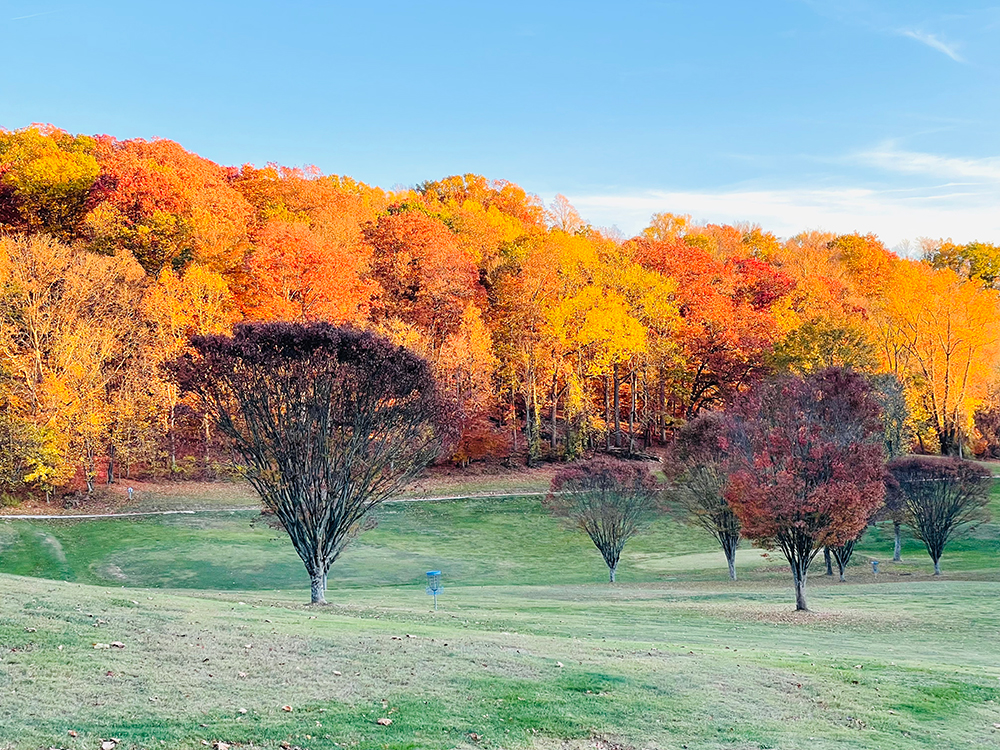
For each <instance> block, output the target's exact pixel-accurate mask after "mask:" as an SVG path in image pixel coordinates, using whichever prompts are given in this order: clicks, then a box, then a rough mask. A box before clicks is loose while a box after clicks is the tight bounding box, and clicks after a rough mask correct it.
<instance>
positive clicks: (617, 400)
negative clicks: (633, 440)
mask: <svg viewBox="0 0 1000 750" xmlns="http://www.w3.org/2000/svg"><path fill="white" fill-rule="evenodd" d="M614 368H615V369H614V377H613V380H614V411H615V414H614V417H615V447H616V448H621V447H622V420H621V416H622V400H621V391H622V379H621V376H620V375H619V374H618V363H617V362H615V365H614Z"/></svg>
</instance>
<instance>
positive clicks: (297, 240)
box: [0, 126, 1000, 499]
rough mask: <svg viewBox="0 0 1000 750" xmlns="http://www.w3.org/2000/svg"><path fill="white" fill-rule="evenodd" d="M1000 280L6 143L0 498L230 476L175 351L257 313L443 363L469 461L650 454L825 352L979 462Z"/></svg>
mask: <svg viewBox="0 0 1000 750" xmlns="http://www.w3.org/2000/svg"><path fill="white" fill-rule="evenodd" d="M998 269H1000V248H996V247H994V246H992V245H987V244H983V243H970V244H967V245H954V244H952V243H949V242H935V243H930V242H929V243H927V244H926V247H925V253H924V257H923V259H921V260H919V261H915V260H908V259H905V258H899V257H897V256H896V255H894V254H893V253H892V252H890V251H889V250H887V249H886V248H885V247H884V246H883V245H882V244H881V243H880V242H879V241H878V239H877V238H875V237H874V236H872V235H862V234H852V235H840V236H834V235H831V234H824V233H820V232H810V233H805V234H802V235H798V236H796V237H793V238H791V239H789V240H787V241H781V240H779V239H778V238H776V237H775V236H774V235H773V234H771V233H769V232H767V231H765V230H763V229H761V228H759V227H754V226H729V225H713V224H704V225H703V224H695V223H693V222H691V220H690V219H689V218H688V217H684V216H677V215H672V214H666V213H664V214H657V215H654V216H653V218H652V220H651V222H650V225H649V226H648V227H646V229H644V230H643V232H642V233H641V234H640V235H638V236H636V237H632V238H627V239H626V238H622V237H620V236H618V235H617V233H616V232H614V231H611V230H601V229H599V228H595V227H592V226H590V225H588V224H586V223H585V222H584V221H583V220H582V219H581V218H580V216H579V214H578V213H577V212H576V211H575V210H574V209H573V207H572V206H571V205H570V204H569V202H568V201H567V200H566V199H565V198H562V197H561V196H560V197H557V198H556V200H555V201H554V203H553V204H552V205H551V206H548V207H546V206H544V205H543V204H542V203H541V202H540V201H539V200H538V199H537V198H536V197H534V196H532V195H529V194H527V193H526V192H525V191H524V190H522V189H521V188H519V187H518V186H516V185H513V184H511V183H507V182H504V181H497V180H488V179H486V178H484V177H480V176H478V175H464V176H454V177H448V178H445V179H442V180H439V181H433V182H426V183H423V184H421V185H419V186H418V187H416V188H413V189H407V190H398V191H391V192H390V191H384V190H381V189H378V188H374V187H370V186H367V185H364V184H362V183H359V182H357V181H355V180H352V179H350V178H348V177H338V176H324V175H321V174H319V173H318V172H317V171H315V170H312V169H293V168H285V167H279V166H276V165H269V166H266V167H263V168H258V167H254V166H252V165H244V166H242V167H222V166H219V165H217V164H215V163H213V162H211V161H209V160H207V159H204V158H201V157H199V156H197V155H196V154H193V153H191V152H188V151H186V150H184V149H183V148H182V147H181V146H180V145H178V144H177V143H174V142H171V141H167V140H152V141H146V140H141V139H133V140H117V139H115V138H113V137H110V136H94V137H90V136H81V135H71V134H69V133H66V132H64V131H61V130H59V129H57V128H54V127H51V126H32V127H30V128H25V129H22V130H16V131H0V407H2V409H0V441H2V443H3V444H4V446H5V448H6V450H5V451H3V453H2V458H0V494H2V495H3V497H4V498H6V499H17V498H19V497H23V496H25V495H26V494H32V493H35V494H43V493H44V494H46V495H47V494H49V493H51V492H53V491H55V490H57V489H60V488H63V487H66V486H68V485H70V484H71V483H72V482H74V481H77V482H80V483H83V484H85V485H86V486H87V487H88V489H93V488H94V487H95V486H96V484H97V483H98V482H100V481H109V482H110V481H114V479H115V478H117V477H121V476H139V475H143V476H147V475H153V476H194V475H210V474H216V473H219V472H225V471H227V470H228V467H229V466H230V465H231V463H232V461H231V458H232V456H231V453H230V451H231V447H230V446H229V445H228V443H227V442H226V441H225V440H223V439H222V437H223V436H222V435H221V434H220V432H219V430H218V428H217V427H214V426H213V422H212V420H211V419H210V415H209V414H208V413H207V412H206V411H205V409H204V408H203V405H201V404H200V403H199V402H198V401H197V400H196V399H194V398H193V397H192V396H191V395H190V394H184V393H182V392H181V389H180V388H179V387H178V385H177V383H176V382H174V380H172V378H171V377H170V376H169V375H168V374H167V371H166V369H165V367H164V365H165V364H166V363H168V362H170V361H173V360H175V359H176V358H177V357H178V356H179V355H180V354H182V353H183V352H184V351H186V350H187V349H188V347H189V341H190V339H191V337H192V336H197V335H212V334H222V333H229V332H230V331H232V328H233V325H234V324H236V323H239V322H241V321H292V322H310V321H329V322H331V323H333V324H335V325H338V326H352V327H354V328H358V329H364V330H370V331H373V332H376V333H378V334H379V335H381V336H383V337H385V338H386V339H388V340H390V341H392V342H394V343H396V344H399V345H403V346H405V347H406V348H407V349H409V350H410V351H412V352H414V353H416V354H418V355H419V356H421V357H422V358H424V359H426V360H427V361H428V362H429V363H430V368H431V373H432V375H433V378H434V380H435V382H436V383H437V384H438V387H439V389H440V392H441V393H442V394H444V396H445V397H446V398H447V399H448V402H449V404H450V405H451V407H450V408H452V410H453V413H454V414H455V415H456V416H455V418H454V428H455V430H456V433H457V438H456V439H455V440H454V441H450V442H449V449H448V455H447V456H445V457H444V458H447V459H450V460H453V461H455V462H457V463H465V462H468V461H473V460H479V459H494V460H495V459H504V460H524V461H527V462H531V463H533V462H536V461H540V460H546V459H568V458H575V457H579V456H581V455H583V454H584V452H586V451H590V450H603V451H607V452H612V453H619V454H637V453H640V452H643V451H646V450H648V449H650V448H651V447H653V446H656V445H660V444H666V443H667V442H668V440H669V438H670V436H671V435H672V434H673V432H674V431H675V430H676V429H678V428H679V427H680V426H682V425H683V424H685V423H687V422H689V421H691V420H693V419H695V418H696V417H697V416H698V414H700V413H701V412H703V411H705V410H707V409H713V408H717V407H719V406H721V405H722V404H724V403H727V402H728V401H730V400H731V399H732V398H733V397H734V396H736V395H737V394H739V393H741V392H743V391H745V390H746V389H747V387H748V386H749V385H750V384H752V383H754V382H757V381H758V380H760V379H761V378H763V377H765V376H770V375H775V374H781V373H787V374H794V375H806V374H809V373H813V372H816V371H819V370H823V369H825V368H827V367H830V366H846V367H850V368H853V369H854V370H856V371H859V372H864V373H868V374H871V375H873V376H874V375H879V374H881V375H884V376H886V378H888V379H889V380H890V381H891V382H894V383H896V384H897V385H898V388H899V389H901V393H902V400H903V404H904V406H905V407H906V408H905V409H904V411H905V412H906V413H908V414H909V416H908V417H907V425H908V429H909V433H907V434H908V435H912V440H913V441H914V442H915V443H916V444H917V445H918V446H919V447H921V448H922V449H923V450H924V451H926V452H938V451H940V452H941V453H944V454H955V453H958V452H965V451H971V452H975V453H977V454H986V453H989V452H991V451H994V450H1000V400H998V398H997V393H998V391H997V386H998V383H997V377H996V373H997V367H996V365H997V363H998V358H1000V339H998V337H997V335H996V333H995V331H996V330H997V325H996V324H997V322H998V321H1000V306H998V303H997V302H998V299H997V290H996V287H997V286H1000V278H998ZM887 382H888V381H887ZM902 439H905V440H909V439H910V438H909V437H904V438H902ZM907 447H909V446H907Z"/></svg>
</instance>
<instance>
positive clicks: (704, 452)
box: [667, 412, 740, 581]
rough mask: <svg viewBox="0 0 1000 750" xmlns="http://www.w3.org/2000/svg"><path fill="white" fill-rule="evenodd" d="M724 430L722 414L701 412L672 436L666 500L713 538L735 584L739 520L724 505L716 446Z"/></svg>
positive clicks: (722, 472) (720, 453)
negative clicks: (669, 479)
mask: <svg viewBox="0 0 1000 750" xmlns="http://www.w3.org/2000/svg"><path fill="white" fill-rule="evenodd" d="M724 430H725V420H724V418H723V416H722V414H720V413H718V412H704V413H703V414H702V415H701V416H699V417H698V418H697V419H694V420H692V421H690V422H688V423H687V424H685V425H684V426H683V427H681V428H680V429H679V430H678V431H677V432H676V433H675V434H674V442H673V444H672V445H671V450H670V458H669V461H668V466H667V472H668V474H669V475H670V476H671V483H670V486H669V487H668V489H667V498H668V499H669V500H670V501H671V503H672V504H673V505H674V506H676V507H678V508H679V509H680V510H681V512H682V514H683V519H684V521H685V522H686V523H689V524H691V525H694V526H701V527H702V528H703V529H705V530H706V531H707V532H708V533H709V534H711V535H712V536H713V537H715V539H716V541H717V542H718V543H719V546H721V547H722V551H723V553H725V555H726V562H727V563H728V565H729V578H730V580H733V581H735V580H736V549H737V548H738V547H739V546H740V519H739V518H737V517H736V514H735V513H733V509H732V508H731V507H730V506H729V503H728V502H727V501H726V487H727V486H728V477H727V474H726V468H725V455H724V451H723V450H722V444H721V442H720V440H721V438H722V435H723V432H724Z"/></svg>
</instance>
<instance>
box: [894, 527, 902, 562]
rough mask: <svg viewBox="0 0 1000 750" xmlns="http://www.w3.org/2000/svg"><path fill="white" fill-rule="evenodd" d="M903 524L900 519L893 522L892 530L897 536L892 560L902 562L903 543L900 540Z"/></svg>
mask: <svg viewBox="0 0 1000 750" xmlns="http://www.w3.org/2000/svg"><path fill="white" fill-rule="evenodd" d="M901 527H902V524H901V523H900V522H899V521H893V522H892V531H893V533H894V534H895V536H896V541H895V543H894V544H893V547H892V561H893V562H902V561H903V545H902V542H901V540H900V536H901V534H900V532H901Z"/></svg>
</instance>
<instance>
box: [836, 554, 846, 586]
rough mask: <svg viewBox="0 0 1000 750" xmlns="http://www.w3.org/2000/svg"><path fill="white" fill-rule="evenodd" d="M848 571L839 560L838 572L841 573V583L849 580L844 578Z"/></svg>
mask: <svg viewBox="0 0 1000 750" xmlns="http://www.w3.org/2000/svg"><path fill="white" fill-rule="evenodd" d="M846 569H847V566H846V565H844V564H843V563H842V562H841V561H840V560H837V571H838V572H839V573H840V582H841V583H843V582H844V581H846V580H847V579H846V578H844V571H845V570H846Z"/></svg>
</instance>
